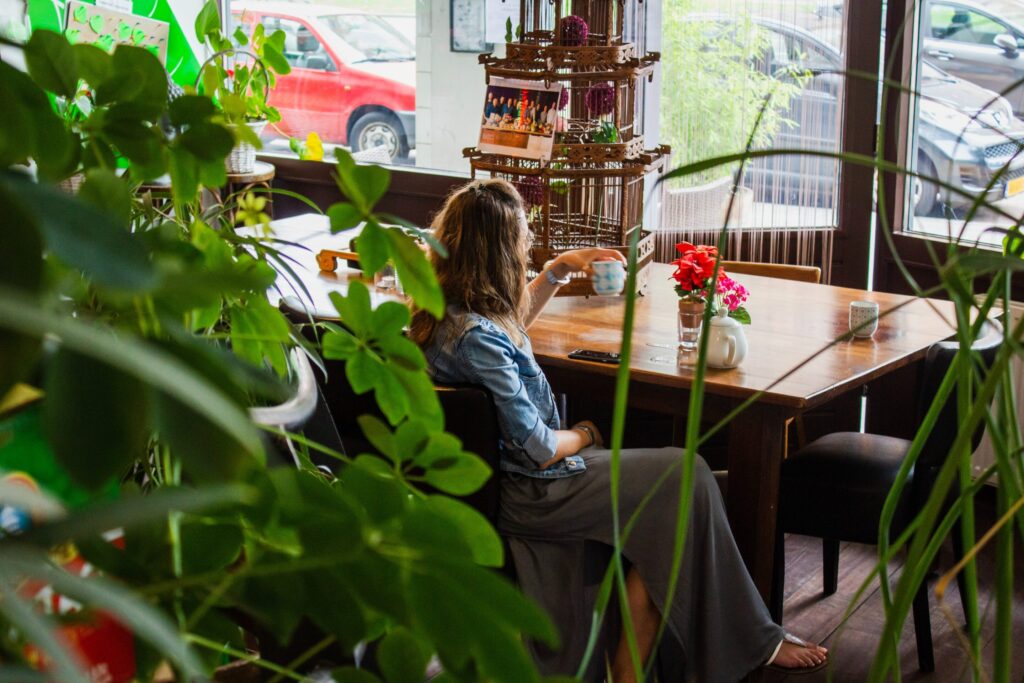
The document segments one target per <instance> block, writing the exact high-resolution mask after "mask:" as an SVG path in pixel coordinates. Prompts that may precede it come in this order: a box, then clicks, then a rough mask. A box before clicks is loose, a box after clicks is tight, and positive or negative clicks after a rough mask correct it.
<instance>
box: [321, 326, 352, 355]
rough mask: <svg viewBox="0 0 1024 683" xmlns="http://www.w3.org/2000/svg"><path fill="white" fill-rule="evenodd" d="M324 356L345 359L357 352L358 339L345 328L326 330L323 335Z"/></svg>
mask: <svg viewBox="0 0 1024 683" xmlns="http://www.w3.org/2000/svg"><path fill="white" fill-rule="evenodd" d="M321 343H322V344H323V354H324V358H328V359H330V360H347V359H349V358H351V357H352V355H353V354H355V353H358V352H359V341H358V340H357V339H356V338H355V337H353V336H352V335H351V334H349V333H348V332H346V331H345V330H339V331H337V332H328V333H327V334H325V335H324V336H323V341H322V342H321Z"/></svg>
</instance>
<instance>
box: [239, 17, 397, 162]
mask: <svg viewBox="0 0 1024 683" xmlns="http://www.w3.org/2000/svg"><path fill="white" fill-rule="evenodd" d="M231 9H232V14H233V15H234V20H235V21H236V22H244V23H246V24H255V23H257V22H258V23H261V24H263V25H264V26H265V27H266V30H267V33H268V34H269V33H271V32H273V31H276V30H278V29H280V30H282V31H284V33H285V36H286V38H285V58H287V60H288V62H289V63H290V64H291V67H292V71H291V73H290V74H288V75H286V76H282V77H280V78H279V79H278V81H277V86H276V87H275V88H274V90H273V91H272V92H271V94H270V104H271V105H273V106H274V107H277V109H278V110H279V111H280V112H281V121H280V122H279V123H277V124H276V125H275V126H274V127H273V128H274V129H276V131H277V133H279V134H281V135H284V136H289V137H299V138H305V137H306V135H307V134H308V133H311V132H315V133H317V134H318V135H319V136H320V138H321V139H322V140H323V141H324V142H329V143H337V144H342V145H348V146H349V147H350V148H351V149H352V151H354V152H358V151H360V150H365V149H372V148H374V147H379V146H384V147H386V148H387V151H388V154H390V155H391V158H392V159H395V158H399V157H405V156H407V155H408V154H409V150H410V149H413V148H415V147H416V48H415V46H414V45H413V44H412V43H411V42H410V41H409V40H408V39H407V38H406V37H404V36H403V35H402V34H401V33H399V32H398V31H396V30H395V29H394V28H393V27H392V26H391V25H390V24H388V23H387V22H386V21H384V20H383V19H380V18H379V17H377V16H374V15H372V14H367V13H365V12H358V11H355V10H347V9H343V8H339V7H335V6H330V5H306V4H298V3H290V2H233V3H232V4H231Z"/></svg>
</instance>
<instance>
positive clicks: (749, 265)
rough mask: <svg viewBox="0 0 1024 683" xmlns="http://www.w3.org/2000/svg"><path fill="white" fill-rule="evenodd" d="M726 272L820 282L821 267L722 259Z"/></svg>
mask: <svg viewBox="0 0 1024 683" xmlns="http://www.w3.org/2000/svg"><path fill="white" fill-rule="evenodd" d="M722 267H723V268H725V272H727V273H739V274H746V275H761V276H763V277H777V278H780V279H782V280H796V281H797V282H810V283H811V284H815V285H816V284H819V283H821V268H819V267H817V266H792V265H789V264H788V263H757V262H748V261H722Z"/></svg>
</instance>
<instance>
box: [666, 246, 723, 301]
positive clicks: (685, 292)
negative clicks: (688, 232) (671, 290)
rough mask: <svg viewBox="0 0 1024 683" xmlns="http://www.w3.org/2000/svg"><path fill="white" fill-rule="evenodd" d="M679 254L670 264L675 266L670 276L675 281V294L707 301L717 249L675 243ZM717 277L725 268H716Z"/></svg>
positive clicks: (720, 275)
mask: <svg viewBox="0 0 1024 683" xmlns="http://www.w3.org/2000/svg"><path fill="white" fill-rule="evenodd" d="M676 251H678V252H679V254H680V256H679V258H677V259H676V260H675V261H673V262H672V265H673V266H675V267H676V270H675V272H674V273H672V277H673V278H674V279H675V281H676V294H678V295H679V296H680V297H681V298H684V299H690V300H691V301H707V298H708V292H709V290H710V289H711V287H710V285H711V276H712V275H714V272H715V261H717V260H718V249H717V248H715V247H708V246H704V245H701V246H699V247H695V246H694V245H692V244H690V243H689V242H680V243H679V244H677V245H676ZM718 277H719V279H720V278H722V277H725V270H723V269H722V268H719V269H718Z"/></svg>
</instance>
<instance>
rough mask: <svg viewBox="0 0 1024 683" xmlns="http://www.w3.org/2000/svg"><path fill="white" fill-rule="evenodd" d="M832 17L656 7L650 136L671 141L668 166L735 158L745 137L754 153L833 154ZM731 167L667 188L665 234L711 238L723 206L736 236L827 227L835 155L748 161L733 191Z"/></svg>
mask: <svg viewBox="0 0 1024 683" xmlns="http://www.w3.org/2000/svg"><path fill="white" fill-rule="evenodd" d="M843 21H844V19H843V5H842V3H839V4H836V3H819V4H815V3H804V2H798V1H796V0H776V1H775V2H772V3H763V2H753V1H752V0H666V1H665V2H664V4H663V21H662V50H661V52H662V77H663V85H662V92H661V99H660V105H661V141H662V142H666V143H668V144H670V145H671V146H672V150H673V165H677V166H678V165H681V164H685V163H688V162H694V161H699V160H701V159H706V158H710V157H717V156H723V155H726V154H731V153H737V152H742V151H743V149H744V147H745V145H746V144H747V140H748V138H750V136H751V134H752V133H753V137H752V143H753V146H754V148H755V149H773V148H774V149H806V150H809V151H827V152H837V151H838V150H839V143H840V131H841V123H842V122H841V107H840V101H839V100H840V97H841V95H842V85H843V82H842V76H841V75H840V74H839V72H841V71H842V69H843V64H844V57H843V52H842V49H843V48H842V26H843ZM762 112H763V113H762ZM759 116H760V117H761V122H760V126H759V127H758V128H757V129H756V130H755V122H756V121H757V120H758V117H759ZM736 171H737V168H736V167H735V166H731V167H719V168H717V169H711V170H709V171H708V172H705V173H702V174H700V175H699V176H692V177H690V178H686V179H682V180H680V181H678V182H675V183H673V184H672V185H671V186H670V187H668V188H667V189H666V192H665V196H664V198H663V213H664V219H663V222H664V227H665V228H666V229H678V230H680V231H686V230H692V229H693V228H697V229H701V230H707V231H709V234H710V231H712V230H715V229H718V228H721V226H722V223H723V221H725V219H726V217H725V213H726V211H727V208H728V207H729V206H730V205H731V206H732V210H733V212H734V213H733V214H732V215H730V216H729V218H728V223H729V225H730V226H731V227H732V228H735V230H736V231H737V234H738V233H739V232H741V231H746V230H749V231H756V230H763V229H774V228H787V229H798V230H819V231H827V230H830V229H831V228H834V227H835V226H836V223H837V213H836V198H837V196H838V183H839V165H838V162H836V161H835V160H833V159H829V158H824V157H812V156H777V157H764V158H760V159H756V160H752V161H750V162H749V163H748V164H747V165H746V167H745V168H744V171H743V177H742V180H741V182H740V186H739V188H738V190H737V191H736V192H735V193H733V192H731V187H732V184H733V177H732V176H733V174H734V173H735V172H736ZM694 237H695V238H703V236H694ZM669 246H671V245H669ZM667 255H668V254H659V255H658V256H659V257H661V258H664V257H665V256H667ZM744 255H745V257H749V256H750V254H747V253H746V252H744ZM779 256H780V255H776V257H779ZM782 258H783V259H785V258H786V257H784V256H783V257H782ZM766 260H768V259H767V257H766Z"/></svg>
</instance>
